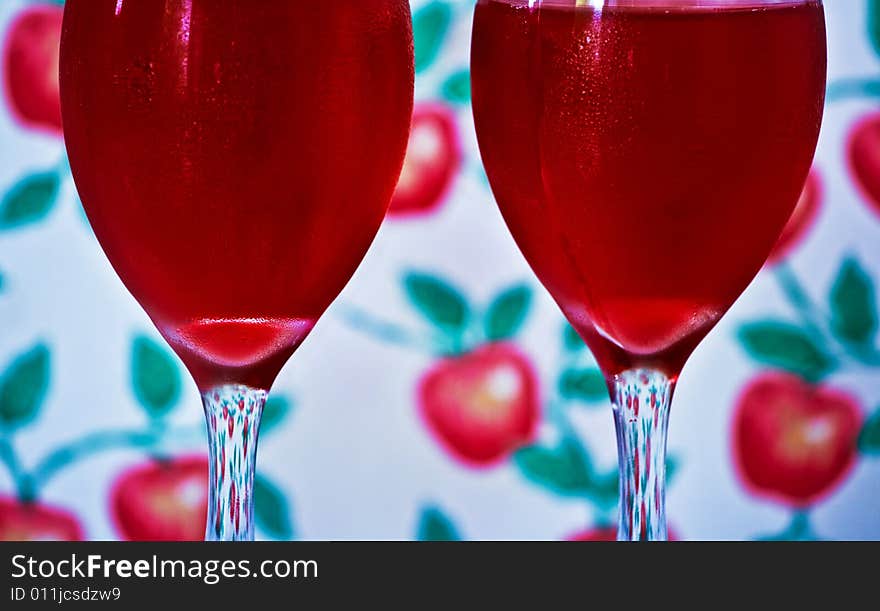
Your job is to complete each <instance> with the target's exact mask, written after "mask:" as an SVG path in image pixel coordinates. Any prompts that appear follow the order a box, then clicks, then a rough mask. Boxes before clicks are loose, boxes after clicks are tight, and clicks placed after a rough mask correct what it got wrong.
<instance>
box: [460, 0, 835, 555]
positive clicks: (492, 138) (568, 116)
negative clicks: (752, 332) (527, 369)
mask: <svg viewBox="0 0 880 611" xmlns="http://www.w3.org/2000/svg"><path fill="white" fill-rule="evenodd" d="M472 44H473V46H472V73H471V78H472V91H473V110H474V118H475V121H476V127H477V135H478V140H479V146H480V151H481V154H482V157H483V161H484V164H485V167H486V171H487V173H488V177H489V181H490V183H491V186H492V190H493V193H494V195H495V198H496V200H497V202H498V205H499V207H500V209H501V212H502V214H503V216H504V219H505V221H506V223H507V225H508V227H509V229H510V231H511V233H512V234H513V237H514V238H515V239H516V242H517V243H518V245H519V247H520V249H521V250H522V252H523V254H524V255H525V257H526V259H527V260H528V262H529V264H530V265H531V267H532V269H533V270H534V272H535V273H536V274H537V276H538V278H539V279H540V280H541V282H542V283H543V284H544V286H545V287H546V288H547V289H548V291H549V292H550V293H551V295H552V296H553V297H554V299H555V300H556V302H557V303H558V304H559V307H560V308H561V309H562V311H563V313H564V314H565V316H566V317H567V318H568V320H569V321H570V322H571V324H572V325H573V326H574V327H575V328H576V329H577V331H578V332H579V333H580V335H581V336H582V337H583V339H584V340H585V341H586V343H587V344H588V345H589V347H590V349H591V350H592V352H593V354H594V355H595V357H596V360H597V361H598V363H599V366H600V367H601V369H602V371H603V373H604V374H605V377H606V380H607V383H608V388H609V393H610V397H611V399H612V403H613V406H614V418H615V426H616V430H617V445H618V455H619V468H620V497H621V500H620V504H621V506H620V511H619V525H618V539H621V540H662V539H665V538H666V536H667V530H666V519H665V491H664V480H665V452H666V431H667V423H668V420H669V412H670V403H671V401H672V397H673V392H674V390H675V386H676V383H677V381H678V378H679V374H680V373H681V371H682V368H683V366H684V365H685V363H686V361H687V360H688V358H689V357H690V355H691V353H692V352H693V351H694V349H695V348H696V347H697V345H698V344H699V343H700V342H701V341H702V339H703V338H704V337H705V336H706V335H707V334H708V333H709V331H710V330H711V329H712V328H713V327H714V326H715V324H716V323H717V322H718V321H719V319H720V318H721V317H722V316H723V315H724V313H725V312H726V311H727V310H728V309H729V308H730V307H731V305H732V304H733V303H734V301H735V300H736V299H737V298H738V297H739V296H740V294H741V293H742V292H743V291H744V290H745V288H746V287H747V286H748V285H749V283H750V282H751V281H752V279H753V278H754V277H755V275H756V274H757V273H758V271H759V270H760V268H761V266H762V265H763V264H764V262H765V260H766V258H767V256H768V254H769V253H770V252H771V249H772V248H773V245H774V244H775V242H776V240H777V239H778V237H779V235H780V233H781V232H782V230H783V227H784V226H785V224H786V221H787V220H788V218H789V216H790V215H791V213H792V211H793V209H794V207H795V205H796V203H797V200H798V196H799V194H800V193H801V190H802V187H803V185H804V182H805V180H806V178H807V173H808V171H809V167H810V164H811V161H812V159H813V154H814V153H815V149H816V143H817V139H818V135H819V128H820V125H821V121H822V112H823V104H824V95H825V73H826V46H825V21H824V13H823V7H822V3H821V1H819V0H590V1H587V0H543V1H542V0H479V1H478V2H477V6H476V9H475V16H474V31H473V43H472ZM704 400H705V406H704V408H705V409H713V407H714V406H713V405H712V403H713V400H714V397H712V396H706V397H704ZM687 425H688V423H682V424H681V426H687Z"/></svg>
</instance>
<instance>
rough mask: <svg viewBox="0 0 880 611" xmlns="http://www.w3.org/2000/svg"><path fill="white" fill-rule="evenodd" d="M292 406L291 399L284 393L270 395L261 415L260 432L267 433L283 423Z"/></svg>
mask: <svg viewBox="0 0 880 611" xmlns="http://www.w3.org/2000/svg"><path fill="white" fill-rule="evenodd" d="M290 407H291V406H290V401H288V400H287V397H284V396H283V395H278V396H275V395H273V396H271V397H269V399H268V400H267V401H266V405H264V406H263V415H262V416H261V417H260V434H263V435H265V434H266V433H268V432H269V431H272V430H273V429H275V428H276V427H277V426H278V425H279V424H281V422H282V421H283V420H284V419H285V418H286V417H287V414H288V413H289V412H290Z"/></svg>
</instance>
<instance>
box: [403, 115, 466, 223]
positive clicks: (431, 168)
mask: <svg viewBox="0 0 880 611" xmlns="http://www.w3.org/2000/svg"><path fill="white" fill-rule="evenodd" d="M460 165H461V145H460V143H459V139H458V128H457V127H456V124H455V114H454V112H453V110H452V109H451V108H448V107H446V106H444V105H442V104H437V103H430V104H425V103H423V104H419V105H417V106H416V108H415V110H414V112H413V119H412V128H411V130H410V134H409V145H408V147H407V151H406V159H405V161H404V162H403V171H402V172H401V174H400V181H399V182H398V183H397V190H396V191H395V192H394V197H393V198H392V199H391V207H390V208H389V210H388V214H389V216H392V217H405V216H417V215H425V214H429V213H431V212H433V211H434V210H436V209H437V207H438V206H439V205H440V204H441V202H442V201H443V198H444V197H445V195H446V193H447V192H448V191H449V187H450V186H451V185H452V180H453V178H455V174H456V173H457V172H458V168H459V166H460Z"/></svg>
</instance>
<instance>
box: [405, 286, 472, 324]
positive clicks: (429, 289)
mask: <svg viewBox="0 0 880 611" xmlns="http://www.w3.org/2000/svg"><path fill="white" fill-rule="evenodd" d="M403 283H404V288H405V289H406V294H407V296H408V297H409V300H410V301H411V302H412V304H413V305H414V306H415V307H416V308H417V309H418V310H419V312H421V314H422V315H423V316H424V317H425V318H427V319H428V320H429V321H431V322H432V323H434V324H435V325H437V326H438V327H440V328H442V329H443V330H444V331H447V332H450V331H451V332H461V331H464V328H465V326H466V325H467V323H468V319H469V318H470V307H469V306H468V303H467V301H466V300H465V298H464V297H463V296H462V295H461V293H459V292H458V291H457V290H456V289H455V288H453V287H452V286H450V285H449V284H447V283H445V282H444V281H442V280H440V279H439V278H435V277H433V276H430V275H428V274H421V273H409V274H407V275H406V276H405V277H404V280H403Z"/></svg>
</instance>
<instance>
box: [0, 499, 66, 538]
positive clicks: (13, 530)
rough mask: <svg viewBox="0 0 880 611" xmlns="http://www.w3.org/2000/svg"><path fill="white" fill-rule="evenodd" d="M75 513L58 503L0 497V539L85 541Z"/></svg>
mask: <svg viewBox="0 0 880 611" xmlns="http://www.w3.org/2000/svg"><path fill="white" fill-rule="evenodd" d="M82 539H83V530H82V526H80V523H79V521H78V520H77V519H76V517H75V516H74V515H73V514H71V513H69V512H68V511H65V510H64V509H59V508H57V507H49V506H47V505H42V504H39V503H22V502H21V501H19V500H18V499H14V498H10V497H0V541H82Z"/></svg>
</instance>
